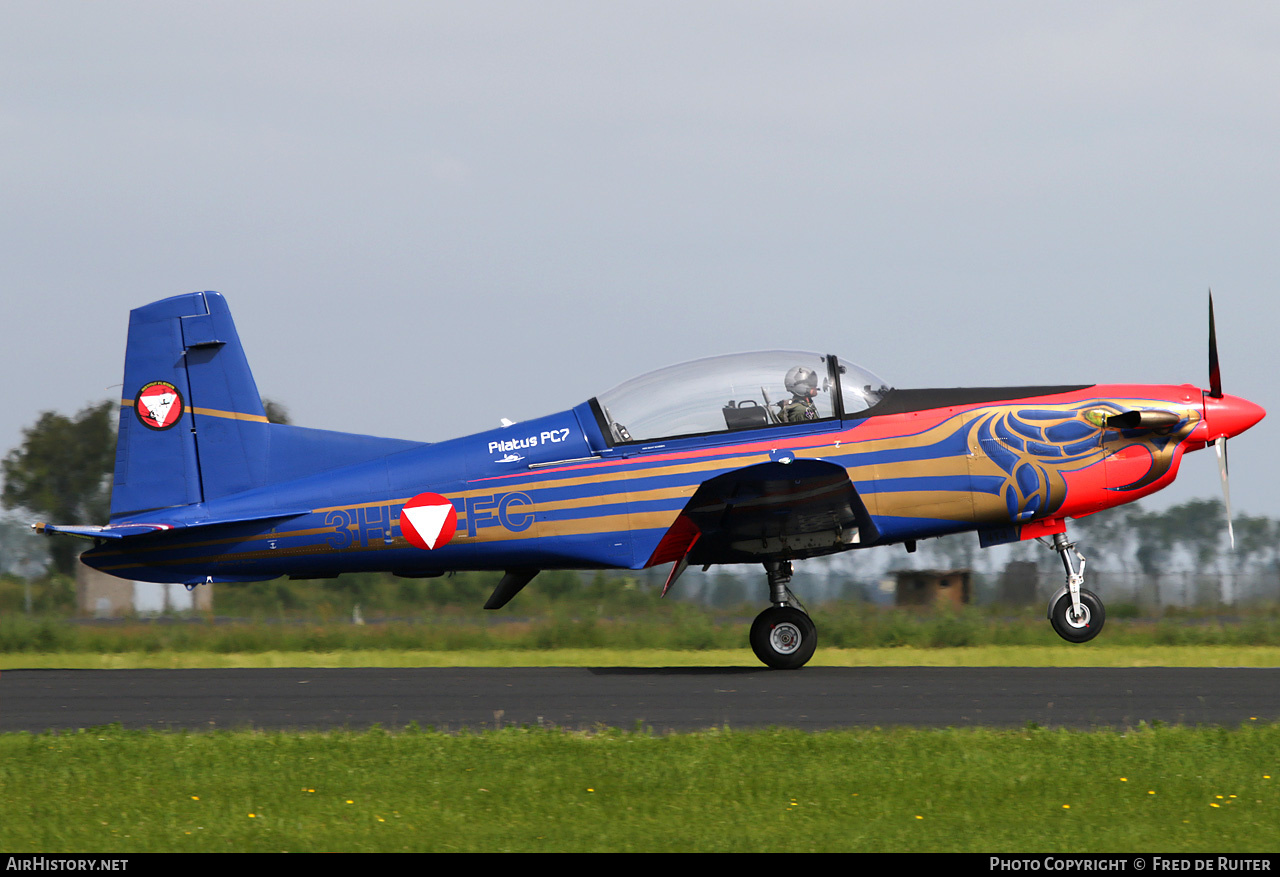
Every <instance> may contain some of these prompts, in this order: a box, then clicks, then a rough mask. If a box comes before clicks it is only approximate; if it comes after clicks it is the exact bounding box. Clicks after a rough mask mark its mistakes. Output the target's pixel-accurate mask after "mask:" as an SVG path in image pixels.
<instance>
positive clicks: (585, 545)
mask: <svg viewBox="0 0 1280 877" xmlns="http://www.w3.org/2000/svg"><path fill="white" fill-rule="evenodd" d="M1209 363H1210V365H1209V389H1208V390H1202V389H1198V388H1196V387H1194V386H1191V385H1188V384H1183V385H1180V386H1137V385H1130V384H1111V385H1092V384H1079V385H1075V386H1053V387H1008V388H984V389H934V390H899V389H892V388H890V387H889V386H888V385H887V384H886V383H885V382H884V381H882V380H881V379H880V378H879V377H876V376H875V375H874V374H872V373H871V372H869V371H867V370H865V369H863V368H860V367H859V366H856V365H854V364H853V363H851V362H847V361H845V360H843V359H840V358H839V357H836V356H832V355H829V354H820V353H804V352H799V351H789V350H788V351H769V352H763V353H748V354H737V355H731V356H717V357H712V358H709V359H701V360H698V361H696V362H690V363H686V364H684V365H677V366H672V367H670V368H665V369H662V370H660V371H656V372H652V373H650V374H647V375H644V376H642V377H639V378H636V379H634V380H630V381H627V382H626V383H623V384H620V385H619V386H617V387H614V388H613V389H612V390H609V391H607V392H604V393H601V394H600V395H599V396H597V397H595V398H594V399H590V400H588V401H586V402H583V403H582V404H581V405H578V406H577V407H576V408H572V409H570V410H568V411H561V412H559V413H556V414H551V415H548V416H546V417H543V418H540V419H538V420H531V421H528V422H526V423H514V424H505V425H503V426H502V427H500V428H498V429H493V430H490V431H489V432H483V433H479V434H477V435H471V436H467V437H465V438H458V439H453V440H451V441H446V442H441V443H439V444H422V443H418V442H412V441H402V440H398V439H386V438H374V437H370V436H363V435H352V434H347V433H339V432H326V431H320V430H313V429H302V428H299V427H296V426H287V425H282V424H276V423H269V422H268V421H267V417H266V414H265V413H264V411H263V407H262V400H261V399H260V398H259V396H258V390H257V387H256V386H255V384H254V380H253V376H252V375H251V374H250V371H249V365H248V362H247V361H246V359H245V355H244V351H243V349H242V348H241V346H240V339H239V337H238V336H237V334H236V329H235V325H234V324H233V323H232V320H231V313H230V311H229V310H228V309H227V304H226V302H225V301H224V300H223V298H222V296H221V295H219V294H217V293H214V292H200V293H192V294H190V295H180V296H175V297H173V298H167V299H164V300H163V301H158V302H155V303H154V304H149V305H147V306H146V307H142V308H138V309H137V310H135V311H133V312H132V314H131V315H130V319H129V340H128V348H127V350H126V353H125V370H124V391H123V394H122V395H123V398H122V399H121V403H120V404H121V409H120V430H119V438H118V440H117V442H118V443H117V448H116V464H115V483H114V487H113V489H112V494H111V517H110V521H109V523H107V524H105V525H103V526H94V527H85V526H59V525H54V524H37V525H36V529H37V530H39V531H41V532H44V533H65V534H70V535H73V536H80V537H84V538H87V539H91V540H93V543H94V545H93V547H92V548H91V549H89V550H88V551H86V552H85V553H84V554H83V555H82V556H81V559H82V560H83V561H84V562H85V563H87V564H89V565H90V566H92V567H95V568H97V569H100V570H103V571H104V572H108V573H111V574H113V575H117V576H121V577H123V578H127V579H136V580H143V581H152V582H181V583H184V584H186V585H187V586H188V587H195V586H196V585H201V584H208V583H212V582H250V581H261V580H264V579H271V578H275V577H277V576H284V575H287V576H292V577H298V578H315V577H324V576H333V575H337V574H339V573H345V572H356V571H367V570H387V571H390V572H393V573H395V574H397V575H402V576H436V575H440V574H442V573H445V572H449V571H452V570H500V571H503V572H504V573H505V575H503V576H502V579H501V581H500V582H499V583H498V585H497V588H496V589H495V590H494V592H493V595H492V596H491V597H490V598H489V601H488V602H487V603H486V604H485V608H488V609H498V608H500V607H502V606H504V605H506V603H507V602H508V601H509V600H510V599H511V598H512V597H514V596H515V595H516V593H517V592H519V591H520V589H521V588H523V587H524V586H525V585H527V584H528V583H529V582H530V581H531V580H532V579H533V578H534V577H535V576H536V575H537V574H538V572H539V571H540V570H544V569H604V568H617V569H644V568H647V567H651V566H655V565H658V564H671V572H670V574H669V575H668V577H667V582H666V587H665V588H664V589H663V593H664V594H665V593H666V589H667V588H670V587H671V585H672V584H673V583H674V582H675V581H676V579H677V578H679V576H680V574H681V573H682V572H683V571H684V570H685V568H686V567H687V566H688V565H689V564H696V565H701V566H704V567H705V566H710V565H712V564H727V563H758V564H761V565H763V566H764V569H765V573H766V578H767V582H768V593H769V603H770V606H769V608H767V609H765V610H764V611H763V612H761V613H760V615H759V617H757V618H756V620H755V622H754V623H753V624H752V625H751V635H750V640H751V647H752V649H753V650H754V651H755V653H756V655H757V656H758V657H759V658H760V660H761V661H763V662H764V663H765V664H767V665H769V666H770V667H776V668H797V667H801V666H803V665H804V664H805V663H806V662H807V661H808V660H809V659H810V657H812V655H813V651H814V646H815V645H816V642H817V639H816V631H815V628H814V624H813V622H812V621H811V620H810V618H809V616H808V614H807V613H806V612H805V611H804V609H803V608H802V607H801V605H800V604H799V602H798V601H797V600H796V599H795V597H794V596H793V595H792V593H791V591H790V590H789V588H788V583H789V581H790V579H791V564H792V561H795V560H800V559H803V558H808V557H819V556H822V555H827V554H834V553H836V552H839V551H848V550H850V549H863V548H871V547H873V546H877V545H894V544H897V545H904V546H905V547H906V549H907V550H908V551H911V550H913V549H914V548H915V545H916V542H917V541H918V540H920V539H928V538H930V537H934V536H942V535H944V534H949V533H958V532H961V531H966V530H972V531H975V532H976V533H977V535H978V539H979V540H980V542H981V544H982V545H983V546H991V545H999V544H1001V543H1007V542H1016V541H1018V540H1022V539H1032V538H1038V539H1041V540H1045V541H1048V540H1052V547H1053V548H1054V550H1056V551H1057V552H1058V554H1059V555H1060V556H1061V558H1062V563H1063V567H1064V568H1065V571H1066V581H1065V582H1064V584H1063V587H1062V588H1061V590H1059V591H1058V593H1056V594H1055V595H1054V596H1053V597H1052V598H1051V599H1050V601H1049V611H1048V614H1049V619H1050V621H1051V622H1052V624H1053V628H1054V630H1056V631H1057V632H1058V634H1059V635H1061V636H1062V637H1063V638H1064V639H1067V640H1069V641H1071V642H1078V643H1079V642H1085V641H1087V640H1090V639H1092V638H1093V637H1094V636H1096V635H1097V634H1098V631H1099V630H1101V628H1102V624H1103V619H1104V612H1103V606H1102V602H1101V601H1100V600H1099V599H1098V598H1097V596H1096V595H1094V594H1093V593H1091V592H1090V591H1087V590H1085V589H1084V588H1083V587H1081V585H1082V583H1083V580H1084V567H1085V562H1084V558H1083V557H1082V556H1081V555H1080V554H1078V553H1077V552H1076V550H1075V546H1074V545H1073V544H1072V543H1071V542H1070V541H1068V539H1067V535H1066V531H1067V519H1068V518H1079V517H1081V516H1083V515H1088V514H1092V513H1094V512H1097V511H1100V510H1102V509H1105V508H1109V507H1111V506H1117V505H1121V504H1123V503H1127V502H1132V501H1133V500H1136V499H1138V498H1140V497H1143V496H1147V495H1148V494H1151V493H1153V492H1155V491H1157V490H1159V489H1161V488H1162V487H1165V486H1166V485H1168V484H1169V483H1171V482H1172V481H1173V479H1174V477H1175V476H1176V475H1177V473H1178V465H1179V463H1181V461H1182V455H1183V454H1184V453H1186V452H1187V451H1193V450H1198V449H1200V448H1204V447H1206V446H1208V445H1210V444H1212V445H1215V446H1216V449H1217V451H1218V457H1219V464H1220V467H1221V470H1222V474H1223V485H1224V487H1225V485H1226V457H1225V450H1226V448H1225V445H1226V439H1227V438H1228V437H1231V436H1235V435H1238V434H1239V433H1242V432H1244V431H1245V430H1247V429H1248V428H1249V427H1251V426H1253V425H1254V424H1255V423H1257V422H1258V421H1259V420H1260V419H1262V417H1263V416H1264V414H1265V412H1264V411H1263V410H1262V409H1261V408H1260V407H1258V406H1257V405H1254V404H1253V403H1251V402H1248V401H1245V400H1244V399H1240V398H1237V397H1234V396H1226V395H1223V393H1222V385H1221V381H1220V379H1219V376H1218V366H1217V351H1216V343H1215V341H1214V331H1213V307H1212V301H1211V302H1210V312H1209ZM1229 508H1230V507H1229V504H1228V519H1229V517H1230V511H1229Z"/></svg>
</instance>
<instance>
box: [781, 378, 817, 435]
mask: <svg viewBox="0 0 1280 877" xmlns="http://www.w3.org/2000/svg"><path fill="white" fill-rule="evenodd" d="M783 383H784V384H785V385H786V388H787V392H788V393H790V394H791V399H790V400H789V401H786V402H780V403H778V408H779V409H781V411H780V413H779V415H778V417H779V419H780V420H781V421H782V422H783V423H803V422H804V421H806V420H817V419H818V407H817V406H816V405H815V404H814V403H813V400H814V397H816V396H817V395H818V373H817V372H816V371H814V370H813V369H811V368H805V367H804V366H802V365H797V366H795V367H794V368H792V369H791V370H790V371H788V372H787V376H786V378H785V380H784V381H783Z"/></svg>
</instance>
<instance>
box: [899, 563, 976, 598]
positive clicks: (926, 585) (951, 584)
mask: <svg viewBox="0 0 1280 877" xmlns="http://www.w3.org/2000/svg"><path fill="white" fill-rule="evenodd" d="M895 575H896V577H897V580H898V587H897V590H896V592H895V595H894V604H895V605H897V606H964V605H966V604H968V603H969V602H970V601H971V600H972V590H971V588H970V580H971V578H972V576H973V571H972V570H967V569H951V570H941V569H903V570H899V571H898V572H897V573H896V574H895Z"/></svg>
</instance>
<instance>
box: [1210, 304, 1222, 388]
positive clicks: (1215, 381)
mask: <svg viewBox="0 0 1280 877" xmlns="http://www.w3.org/2000/svg"><path fill="white" fill-rule="evenodd" d="M1209 395H1210V396H1211V397H1213V398H1214V399H1221V398H1222V372H1220V371H1219V370H1218V333H1217V332H1216V331H1215V330H1214V327H1213V290H1212V289H1211V290H1209Z"/></svg>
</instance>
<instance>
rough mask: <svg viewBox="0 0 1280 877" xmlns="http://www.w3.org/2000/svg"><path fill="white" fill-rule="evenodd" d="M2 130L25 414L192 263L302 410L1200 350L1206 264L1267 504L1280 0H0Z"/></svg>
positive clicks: (56, 399)
mask: <svg viewBox="0 0 1280 877" xmlns="http://www.w3.org/2000/svg"><path fill="white" fill-rule="evenodd" d="M0 157H2V160H0V199H2V201H0V204H2V206H3V209H2V210H0V242H2V243H0V283H2V288H3V296H4V299H3V300H4V306H5V307H4V320H3V324H2V325H3V328H2V329H0V333H2V334H0V338H2V343H0V367H2V368H3V370H4V374H5V375H6V380H5V386H6V397H7V398H6V401H7V404H6V405H5V406H4V407H3V411H2V413H0V452H2V451H3V450H5V449H7V448H10V447H12V446H14V445H16V444H17V443H18V442H19V441H20V439H21V430H22V428H23V427H24V426H27V425H29V424H31V423H32V422H34V420H35V419H36V417H37V416H38V414H39V413H40V412H41V411H43V410H49V409H53V410H58V411H62V412H65V413H73V412H75V411H76V410H78V409H79V408H81V407H83V406H84V405H87V404H90V403H94V402H97V401H99V400H103V399H118V398H119V387H118V386H117V385H118V384H119V383H120V380H121V370H122V363H123V349H124V340H125V328H126V325H127V321H128V311H129V309H130V308H133V307H137V306H139V305H142V304H146V303H147V302H150V301H153V300H155V299H159V298H163V297H166V296H169V295H173V294H176V293H181V292H189V291H195V290H202V289H214V290H218V291H220V292H222V293H223V294H225V295H226V297H227V299H228V301H229V303H230V304H231V308H232V312H233V314H234V315H235V318H236V321H237V324H238V327H239V330H240V335H241V338H242V340H243V341H244V344H245V348H246V350H247V353H248V356H249V361H250V364H251V365H252V366H253V368H254V372H255V375H256V377H257V380H258V385H259V388H260V390H261V391H262V393H263V395H265V396H267V397H269V398H273V399H276V400H279V401H280V402H283V403H284V404H285V405H287V406H288V408H289V410H290V412H291V414H292V417H293V419H294V422H296V423H299V424H301V425H305V426H315V427H321V428H326V429H337V430H344V431H350V432H367V433H373V434H380V435H389V436H396V437H403V438H413V439H419V440H426V441H435V440H440V439H444V438H448V437H451V436H454V435H459V434H463V433H467V432H474V431H478V430H482V429H488V428H490V427H492V426H496V425H497V424H498V422H499V418H502V417H507V418H511V419H513V420H521V419H526V418H530V417H534V416H537V415H539V414H544V413H549V412H552V411H555V410H559V409H563V408H566V407H569V406H571V405H574V404H577V403H578V402H581V401H583V400H585V399H586V398H588V397H590V396H592V395H595V394H597V393H599V392H601V391H603V390H605V389H607V388H609V387H611V386H613V385H614V384H617V383H619V382H621V381H622V380H625V379H626V378H629V377H631V376H634V375H636V374H640V373H642V372H646V371H650V370H652V369H655V368H658V367H660V366H663V365H667V364H670V363H673V362H678V361H682V360H686V359H693V358H697V357H700V356H706V355H712V354H718V353H728V352H734V351H740V350H749V349H755V348H770V347H783V348H800V349H812V350H817V351H821V352H833V353H837V354H839V355H841V356H843V357H845V358H847V359H850V360H852V361H854V362H858V363H861V364H862V365H864V366H866V367H868V368H870V369H872V370H873V371H875V372H877V373H879V374H880V375H881V376H883V377H884V378H885V379H887V380H888V382H889V383H891V384H893V385H896V386H899V387H924V386H993V385H995V386H1000V385H1019V384H1058V383H1091V382H1139V383H1183V382H1190V383H1195V384H1197V385H1199V386H1204V385H1205V384H1206V382H1207V354H1206V340H1207V313H1206V312H1207V291H1208V289H1209V288H1210V287H1212V288H1213V291H1214V296H1215V302H1216V307H1217V317H1218V337H1219V345H1220V349H1221V356H1222V374H1223V382H1224V386H1225V388H1226V391H1227V392H1229V393H1233V394H1238V395H1242V396H1245V397H1246V398H1250V399H1252V400H1254V401H1255V402H1258V403H1259V404H1261V405H1263V406H1264V407H1266V408H1268V409H1269V410H1271V411H1272V412H1273V413H1272V417H1271V418H1270V419H1268V420H1266V421H1263V423H1262V424H1261V425H1259V426H1258V427H1256V428H1255V429H1254V430H1253V431H1252V432H1249V433H1247V434H1245V435H1244V436H1241V437H1240V438H1238V439H1236V440H1235V441H1233V442H1232V445H1231V462H1232V473H1233V479H1232V489H1233V493H1232V498H1233V500H1234V505H1235V509H1236V511H1237V512H1248V513H1252V514H1266V515H1271V516H1280V483H1278V478H1277V476H1278V475H1280V463H1277V461H1276V459H1275V458H1274V453H1273V450H1272V449H1273V448H1274V447H1275V445H1276V442H1275V439H1274V436H1275V434H1276V433H1275V429H1276V426H1277V424H1280V391H1278V390H1277V378H1276V373H1277V369H1276V365H1277V356H1276V354H1275V338H1276V334H1277V316H1276V315H1277V292H1278V291H1280V286H1278V285H1277V276H1278V274H1280V270H1278V269H1280V234H1278V232H1280V224H1278V223H1277V211H1278V210H1280V5H1277V4H1274V3H1264V2H1257V3H1241V2H1225V3H1223V2H1220V3H1212V4H1210V3H1207V2H1206V3H1179V2H1167V0H1164V2H1152V3H1121V2H1103V3H1087V2H1080V0H1073V2H1066V3H1048V2H1035V3H1027V2H1006V3H983V2H965V3H944V2H918V3H912V2H887V0H886V2H874V3H868V2H838V3H835V2H833V3H825V2H796V0H788V2H786V3H782V2H771V3H752V2H744V0H729V2H698V0H681V2H656V0H641V2H607V0H606V2H601V0H591V2H477V0H465V2H451V3H432V2H423V0H413V2H382V3H377V2H371V3H360V4H356V3H350V2H347V3H326V2H316V0H307V2H298V3H270V2H262V3H260V2H254V3H249V2H243V3H230V2H211V3H200V4H193V3H173V2H155V3H151V2H136V3H123V2H110V3H100V2H83V3H68V2H49V0H41V2H18V0H5V2H4V4H3V7H0ZM1217 495H1218V487H1217V469H1216V465H1215V462H1214V459H1213V457H1212V454H1211V452H1210V453H1197V454H1194V455H1192V456H1190V457H1188V458H1187V459H1186V460H1185V462H1184V465H1183V469H1182V475H1181V477H1180V479H1179V483H1178V484H1177V485H1175V486H1174V487H1173V488H1170V489H1169V490H1167V491H1165V492H1164V494H1162V495H1160V497H1157V498H1155V499H1153V500H1149V501H1148V502H1149V503H1151V504H1152V505H1155V506H1159V505H1162V504H1167V503H1168V502H1171V501H1183V500H1185V499H1188V498H1192V497H1213V496H1217Z"/></svg>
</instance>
